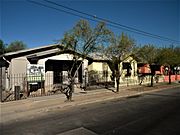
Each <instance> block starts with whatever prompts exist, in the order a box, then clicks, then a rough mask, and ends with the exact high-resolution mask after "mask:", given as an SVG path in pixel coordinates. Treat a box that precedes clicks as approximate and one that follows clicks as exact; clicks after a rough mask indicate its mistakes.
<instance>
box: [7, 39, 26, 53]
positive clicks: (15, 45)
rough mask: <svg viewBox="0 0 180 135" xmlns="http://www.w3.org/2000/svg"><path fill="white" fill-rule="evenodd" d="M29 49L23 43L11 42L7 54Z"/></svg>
mask: <svg viewBox="0 0 180 135" xmlns="http://www.w3.org/2000/svg"><path fill="white" fill-rule="evenodd" d="M26 48H27V45H26V44H24V43H23V42H22V41H18V40H17V41H13V42H11V43H10V44H9V45H8V46H7V47H6V49H5V50H6V53H7V52H15V51H18V50H23V49H26Z"/></svg>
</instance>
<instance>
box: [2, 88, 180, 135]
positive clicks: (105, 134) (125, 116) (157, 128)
mask: <svg viewBox="0 0 180 135" xmlns="http://www.w3.org/2000/svg"><path fill="white" fill-rule="evenodd" d="M179 114H180V89H179V88H173V89H166V90H163V91H159V92H153V93H146V94H143V95H140V96H132V97H127V98H119V99H113V100H108V101H102V102H98V103H91V104H87V105H79V106H72V107H69V108H67V109H59V110H54V111H52V112H51V111H49V112H48V113H46V115H42V116H40V115H38V117H36V114H34V115H33V116H31V117H30V116H29V117H28V118H27V119H24V120H19V121H18V120H17V121H11V122H5V123H2V125H1V130H0V132H1V135H56V134H61V133H63V132H67V131H69V130H73V129H78V128H82V127H83V128H84V129H87V130H89V131H91V132H93V133H95V134H98V135H99V134H102V135H179V134H180V115H179Z"/></svg>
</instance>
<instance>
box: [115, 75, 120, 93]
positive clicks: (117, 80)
mask: <svg viewBox="0 0 180 135" xmlns="http://www.w3.org/2000/svg"><path fill="white" fill-rule="evenodd" d="M119 79H120V78H119V77H117V78H116V85H117V88H116V92H119Z"/></svg>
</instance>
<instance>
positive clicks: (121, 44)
mask: <svg viewBox="0 0 180 135" xmlns="http://www.w3.org/2000/svg"><path fill="white" fill-rule="evenodd" d="M134 46H135V42H134V40H133V39H131V38H130V37H128V36H127V35H125V34H124V33H122V34H121V35H120V36H114V35H113V36H112V39H111V45H110V46H108V47H107V48H106V56H107V58H109V60H110V64H109V66H110V68H111V70H112V72H113V75H112V76H114V78H115V80H116V84H117V87H116V88H117V89H116V92H119V83H120V77H121V73H122V72H121V71H120V67H119V64H120V63H121V62H122V61H123V60H124V59H125V58H127V57H129V55H130V54H131V52H132V49H133V47H134Z"/></svg>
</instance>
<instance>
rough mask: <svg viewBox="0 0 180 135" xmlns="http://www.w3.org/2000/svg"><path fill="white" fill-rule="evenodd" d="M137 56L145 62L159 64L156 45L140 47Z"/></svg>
mask: <svg viewBox="0 0 180 135" xmlns="http://www.w3.org/2000/svg"><path fill="white" fill-rule="evenodd" d="M136 56H137V57H139V58H140V59H141V61H142V62H144V63H148V64H157V56H158V49H157V48H156V47H155V46H154V45H150V44H149V45H144V46H143V47H140V48H138V51H137V53H136Z"/></svg>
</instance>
